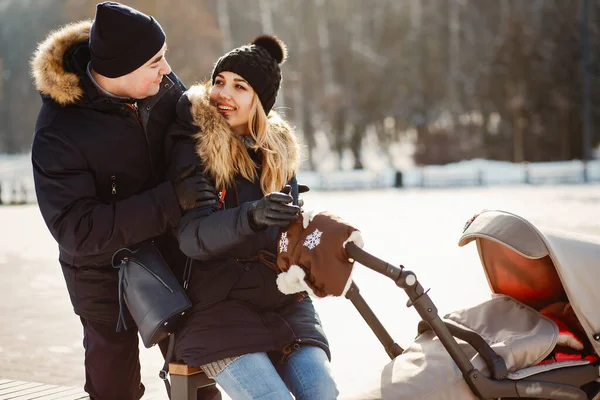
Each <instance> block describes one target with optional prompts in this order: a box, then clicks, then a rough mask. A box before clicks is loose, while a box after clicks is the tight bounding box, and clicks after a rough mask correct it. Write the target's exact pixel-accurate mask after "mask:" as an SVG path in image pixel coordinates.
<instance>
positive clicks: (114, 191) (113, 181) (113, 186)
mask: <svg viewBox="0 0 600 400" xmlns="http://www.w3.org/2000/svg"><path fill="white" fill-rule="evenodd" d="M110 181H111V182H110V193H111V194H112V195H113V196H114V195H116V194H117V177H116V175H112V176H111V177H110Z"/></svg>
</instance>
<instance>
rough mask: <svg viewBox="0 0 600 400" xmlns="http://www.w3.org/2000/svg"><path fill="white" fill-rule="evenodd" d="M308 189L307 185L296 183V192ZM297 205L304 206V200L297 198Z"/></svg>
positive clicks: (304, 191)
mask: <svg viewBox="0 0 600 400" xmlns="http://www.w3.org/2000/svg"><path fill="white" fill-rule="evenodd" d="M309 190H310V188H309V187H308V185H303V184H301V183H299V184H298V194H302V193H306V192H308V191H309ZM298 206H299V207H300V208H302V207H304V200H303V199H298Z"/></svg>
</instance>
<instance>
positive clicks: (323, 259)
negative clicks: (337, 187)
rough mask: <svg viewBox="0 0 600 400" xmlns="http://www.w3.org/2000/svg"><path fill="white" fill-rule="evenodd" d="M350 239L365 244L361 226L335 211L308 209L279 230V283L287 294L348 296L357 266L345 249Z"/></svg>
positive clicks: (359, 244) (358, 244)
mask: <svg viewBox="0 0 600 400" xmlns="http://www.w3.org/2000/svg"><path fill="white" fill-rule="evenodd" d="M348 242H354V243H355V244H356V245H357V246H359V247H363V240H362V237H361V235H360V232H359V231H358V229H356V228H354V227H353V226H351V225H349V224H348V223H346V222H345V221H344V220H342V219H341V218H340V217H338V216H336V215H333V214H331V213H328V212H320V213H313V212H311V211H304V212H303V213H302V214H301V215H300V216H299V217H298V219H297V220H295V221H293V222H292V223H290V224H289V225H288V226H287V227H286V228H282V229H281V231H280V232H279V237H278V242H277V243H278V246H277V269H278V270H279V271H280V273H279V275H278V277H277V287H278V288H279V290H280V291H281V292H282V293H285V294H292V293H298V292H303V291H307V292H308V293H309V294H310V295H312V296H313V297H327V296H344V295H345V294H346V292H347V291H348V289H349V287H350V284H351V283H352V268H353V267H354V260H352V259H351V258H349V257H348V255H347V254H346V251H345V250H344V246H345V245H346V243H348Z"/></svg>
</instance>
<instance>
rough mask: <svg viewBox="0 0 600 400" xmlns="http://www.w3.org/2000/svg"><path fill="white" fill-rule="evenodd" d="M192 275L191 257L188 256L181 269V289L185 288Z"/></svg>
mask: <svg viewBox="0 0 600 400" xmlns="http://www.w3.org/2000/svg"><path fill="white" fill-rule="evenodd" d="M191 276H192V259H191V257H188V258H187V259H186V260H185V268H184V269H183V290H187V288H188V286H189V284H190V277H191Z"/></svg>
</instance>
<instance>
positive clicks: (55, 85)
mask: <svg viewBox="0 0 600 400" xmlns="http://www.w3.org/2000/svg"><path fill="white" fill-rule="evenodd" d="M91 26H92V21H82V22H77V23H72V24H69V25H66V26H64V27H62V28H60V29H58V30H56V31H54V32H52V33H50V34H49V35H48V36H47V37H46V39H44V41H42V42H41V43H40V44H39V45H38V47H37V49H36V51H35V53H34V55H33V58H32V59H31V74H32V75H33V80H34V85H35V88H36V89H37V90H38V91H40V92H41V93H42V94H44V95H46V96H50V97H51V98H52V99H53V100H54V101H56V102H57V103H58V104H60V105H63V106H64V105H67V104H72V103H75V102H77V101H78V100H79V99H81V97H82V96H83V88H82V87H81V85H80V82H79V81H80V78H79V76H77V74H75V73H74V72H67V71H65V68H64V65H63V57H64V55H65V53H66V52H67V51H68V50H69V49H71V48H72V47H73V46H75V45H76V44H78V43H81V42H82V41H84V40H87V39H89V37H90V28H91Z"/></svg>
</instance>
